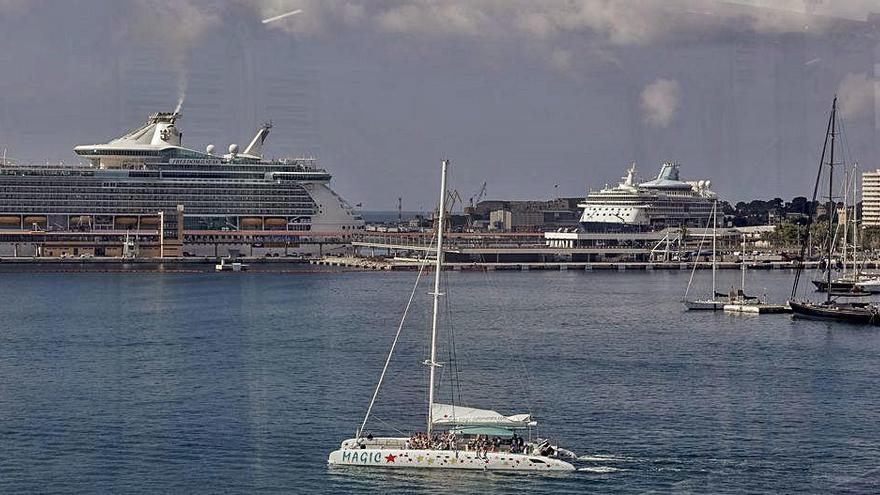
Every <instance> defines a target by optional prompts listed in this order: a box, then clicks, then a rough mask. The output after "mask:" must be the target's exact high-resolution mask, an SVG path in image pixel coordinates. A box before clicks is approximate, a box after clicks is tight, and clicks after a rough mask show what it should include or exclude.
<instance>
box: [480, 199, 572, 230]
mask: <svg viewBox="0 0 880 495" xmlns="http://www.w3.org/2000/svg"><path fill="white" fill-rule="evenodd" d="M577 203H578V199H577V198H557V199H553V200H550V201H496V200H489V201H481V202H480V203H478V204H477V205H476V206H475V207H474V208H473V213H472V223H473V226H475V227H476V226H477V225H479V224H480V222H481V221H482V220H486V221H487V229H488V230H497V231H510V232H512V231H516V232H542V231H548V230H556V229H559V228H563V227H576V226H577V222H578V216H579V212H578V209H577Z"/></svg>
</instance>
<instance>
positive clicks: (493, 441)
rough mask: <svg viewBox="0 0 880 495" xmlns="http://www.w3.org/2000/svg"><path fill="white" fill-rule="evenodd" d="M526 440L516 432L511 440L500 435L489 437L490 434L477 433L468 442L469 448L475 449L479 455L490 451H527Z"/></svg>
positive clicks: (518, 452) (516, 452)
mask: <svg viewBox="0 0 880 495" xmlns="http://www.w3.org/2000/svg"><path fill="white" fill-rule="evenodd" d="M525 443H526V442H525V440H524V439H523V437H521V436H519V435H517V434H516V433H514V434H513V436H512V437H511V438H510V441H509V442H507V441H504V440H502V439H501V438H500V437H489V436H488V435H477V436H476V437H474V439H473V440H472V441H470V442H468V444H467V449H468V450H473V451H475V452H476V453H477V455H480V454H483V455H484V456H485V454H486V453H488V452H510V453H511V454H520V453H522V452H524V451H525Z"/></svg>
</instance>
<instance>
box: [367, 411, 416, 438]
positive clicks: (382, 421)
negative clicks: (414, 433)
mask: <svg viewBox="0 0 880 495" xmlns="http://www.w3.org/2000/svg"><path fill="white" fill-rule="evenodd" d="M373 419H375V420H376V421H378V422H380V423H382V424H383V425H385V426H387V427H388V428H390V429H392V430H394V431H396V432H397V433H400V434H401V435H403V436H405V437H408V436H409V434H408V433H407V432H405V431H403V430H401V429H400V428H397V427H396V426H394V425H392V424H391V423H389V422H387V421H385V420H384V419H382V418H380V417H378V416H374V417H373ZM358 438H360V436H358Z"/></svg>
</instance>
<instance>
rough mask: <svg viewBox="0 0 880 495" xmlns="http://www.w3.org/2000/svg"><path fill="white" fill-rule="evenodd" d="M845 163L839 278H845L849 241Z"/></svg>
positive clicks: (847, 181)
mask: <svg viewBox="0 0 880 495" xmlns="http://www.w3.org/2000/svg"><path fill="white" fill-rule="evenodd" d="M845 165H846V164H844V167H843V218H844V222H843V246H842V247H841V259H842V261H843V272H841V278H844V279H846V261H847V260H846V258H847V255H848V254H849V249H848V246H847V243H848V242H849V213H848V212H849V170H847V168H846V166H845Z"/></svg>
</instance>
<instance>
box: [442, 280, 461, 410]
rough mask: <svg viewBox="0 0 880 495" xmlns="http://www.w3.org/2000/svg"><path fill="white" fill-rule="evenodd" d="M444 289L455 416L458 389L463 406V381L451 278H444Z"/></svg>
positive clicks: (448, 354)
mask: <svg viewBox="0 0 880 495" xmlns="http://www.w3.org/2000/svg"><path fill="white" fill-rule="evenodd" d="M443 287H444V290H445V291H446V300H445V301H444V306H445V309H446V327H447V331H446V341H447V357H448V360H449V368H450V370H449V388H450V399H451V402H452V407H453V415H454V414H455V404H456V399H455V391H456V388H458V403H459V404H461V379H460V376H459V366H458V358H457V351H456V348H455V327H454V321H455V319H454V318H453V317H452V291H451V290H450V285H449V277H444V278H443Z"/></svg>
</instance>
